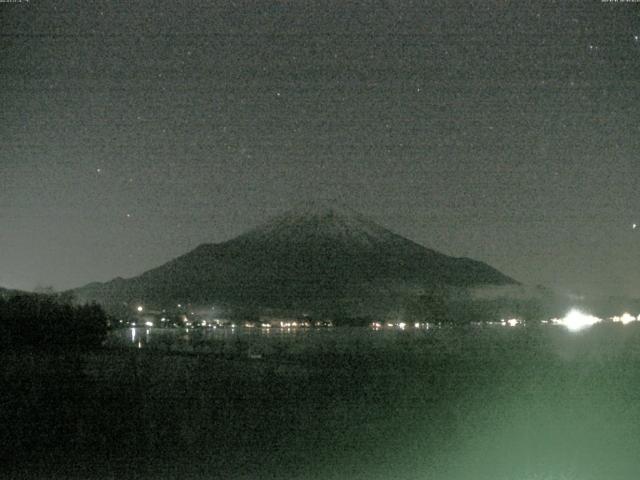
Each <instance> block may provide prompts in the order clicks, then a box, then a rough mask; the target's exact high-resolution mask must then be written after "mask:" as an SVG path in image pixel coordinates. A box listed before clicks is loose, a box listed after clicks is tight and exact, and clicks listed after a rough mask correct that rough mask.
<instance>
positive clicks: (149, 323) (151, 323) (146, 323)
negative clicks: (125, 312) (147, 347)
mask: <svg viewBox="0 0 640 480" xmlns="http://www.w3.org/2000/svg"><path fill="white" fill-rule="evenodd" d="M144 324H145V325H146V326H147V327H153V322H144Z"/></svg>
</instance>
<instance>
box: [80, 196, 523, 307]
mask: <svg viewBox="0 0 640 480" xmlns="http://www.w3.org/2000/svg"><path fill="white" fill-rule="evenodd" d="M513 283H516V282H515V281H514V280H513V279H511V278H509V277H507V276H506V275H504V274H502V273H500V272H499V271H498V270H496V269H494V268H492V267H490V266H488V265H486V264H484V263H482V262H478V261H475V260H471V259H468V258H455V257H450V256H447V255H444V254H441V253H438V252H436V251H434V250H430V249H428V248H425V247H423V246H421V245H419V244H417V243H415V242H412V241H410V240H408V239H406V238H404V237H402V236H400V235H397V234H395V233H393V232H391V231H389V230H387V229H386V228H384V227H381V226H380V225H378V224H376V223H375V222H373V221H371V220H369V219H368V218H366V217H365V216H363V215H361V214H359V213H357V212H355V211H353V210H350V209H348V208H342V207H336V206H333V205H329V204H324V203H313V204H305V205H303V206H301V207H299V208H296V209H293V210H290V211H288V212H285V213H283V214H281V215H279V216H276V217H274V218H273V219H271V220H270V221H268V222H266V223H265V224H264V225H261V226H259V227H257V228H254V229H252V230H250V231H248V232H246V233H244V234H242V235H240V236H238V237H236V238H234V239H232V240H229V241H226V242H223V243H218V244H203V245H200V246H199V247H197V248H195V249H194V250H192V251H191V252H189V253H187V254H185V255H183V256H181V257H178V258H176V259H174V260H172V261H170V262H168V263H166V264H164V265H162V266H160V267H158V268H156V269H153V270H149V271H147V272H145V273H143V274H142V275H139V276H137V277H134V278H130V279H126V280H125V279H116V280H112V281H110V282H106V283H93V284H89V285H87V286H86V287H83V288H80V289H78V290H76V294H77V295H78V296H79V297H80V298H81V299H83V300H95V301H98V302H100V303H103V304H105V305H109V304H122V302H131V301H134V300H135V301H145V302H149V303H154V304H160V305H163V304H166V305H169V304H173V303H175V302H176V301H177V302H184V303H186V302H191V303H194V304H205V303H206V304H224V305H231V306H238V307H258V308H267V307H269V308H288V309H296V310H305V311H331V310H334V309H335V308H336V306H337V305H341V306H342V307H343V306H344V305H347V304H348V305H350V307H349V308H351V309H353V308H355V309H356V310H358V309H359V308H360V307H363V306H366V304H367V303H369V302H370V300H371V299H372V298H379V297H380V295H381V294H383V293H384V294H388V293H389V292H392V291H393V292H408V291H414V292H415V291H420V290H421V289H425V288H432V287H433V286H450V287H463V288H464V287H475V286H480V285H504V284H513ZM342 307H341V308H342Z"/></svg>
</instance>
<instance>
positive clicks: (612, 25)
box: [0, 0, 640, 296]
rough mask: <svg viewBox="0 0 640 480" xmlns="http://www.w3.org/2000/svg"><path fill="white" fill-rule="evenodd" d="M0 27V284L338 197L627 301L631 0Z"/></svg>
mask: <svg viewBox="0 0 640 480" xmlns="http://www.w3.org/2000/svg"><path fill="white" fill-rule="evenodd" d="M425 3H429V6H425V5H424V4H425ZM0 22H1V27H0V32H1V37H0V73H1V75H2V76H1V83H0V286H4V287H12V288H24V289H33V288H36V287H38V286H49V285H51V286H53V287H55V288H57V289H63V288H69V287H76V286H80V285H83V284H85V283H88V282H90V281H95V280H100V281H104V280H108V279H111V278H113V277H116V276H123V277H127V276H132V275H135V274H138V273H141V272H143V271H144V270H147V269H149V268H151V267H155V266H158V265H160V264H162V263H164V262H166V261H167V260H169V259H171V258H174V257H176V256H178V255H180V254H183V253H186V252H187V251H189V250H190V249H192V248H194V247H196V246H197V245H199V244H201V243H205V242H220V241H224V240H227V239H230V238H232V237H233V236H235V235H237V234H239V233H241V232H243V231H244V230H246V229H248V228H250V227H253V226H255V225H257V224H259V223H260V222H262V221H263V220H264V219H265V218H266V217H268V216H270V215H273V214H277V213H279V212H281V211H283V210H285V209H288V208H289V207H291V206H295V205H296V204H299V203H300V202H302V201H305V200H308V199H334V200H337V201H338V202H341V203H342V204H345V205H348V206H350V207H352V208H355V209H356V210H358V211H360V212H362V213H364V214H366V215H368V216H370V217H371V218H372V219H374V220H375V221H377V222H378V223H380V224H382V225H384V226H387V227H389V228H391V229H392V230H394V231H395V232H397V233H400V234H402V235H404V236H406V237H408V238H410V239H412V240H414V241H417V242H418V243H421V244H423V245H425V246H428V247H430V248H434V249H436V250H439V251H442V252H443V253H447V254H450V255H454V256H468V257H471V258H474V259H478V260H482V261H485V262H487V263H489V264H491V265H492V266H494V267H496V268H498V269H500V270H501V271H503V272H504V273H506V274H508V275H510V276H512V277H514V278H516V279H518V280H519V281H522V282H524V283H527V284H544V285H548V286H551V287H555V288H558V289H560V290H561V291H565V292H574V293H580V292H582V293H588V294H594V293H598V294H616V293H620V294H628V295H633V296H640V255H639V254H640V226H639V227H638V228H636V229H634V227H633V224H634V223H638V224H640V188H639V187H640V164H639V160H640V156H639V154H640V3H630V2H621V1H619V2H608V3H607V2H601V1H600V0H584V1H580V2H575V3H568V2H558V3H555V4H551V3H544V4H543V3H537V4H532V3H530V2H509V1H494V2H492V1H479V2H452V1H446V2H422V1H413V2H410V1H406V2H394V1H384V0H378V1H358V2H356V1H348V0H347V1H345V0H336V1H333V2H326V1H322V2H320V1H315V2H311V1H302V0H300V1H279V2H271V1H266V0H264V1H263V0H256V1H253V2H251V1H220V2H203V1H193V2H182V1H175V0H174V1H170V2H168V1H157V0H156V1H153V2H151V1H126V2H124V1H123V2H106V1H105V2H92V1H79V0H78V1H53V0H48V1H40V0H31V1H30V2H26V1H24V0H23V2H22V3H6V0H5V1H4V2H2V3H0Z"/></svg>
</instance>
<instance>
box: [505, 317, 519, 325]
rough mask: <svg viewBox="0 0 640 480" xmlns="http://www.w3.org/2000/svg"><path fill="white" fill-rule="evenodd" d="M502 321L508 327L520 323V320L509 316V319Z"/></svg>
mask: <svg viewBox="0 0 640 480" xmlns="http://www.w3.org/2000/svg"><path fill="white" fill-rule="evenodd" d="M502 322H503V324H504V323H506V324H507V325H509V326H510V327H515V326H516V325H518V324H520V320H518V319H517V318H510V319H509V320H506V321H505V320H503V321H502Z"/></svg>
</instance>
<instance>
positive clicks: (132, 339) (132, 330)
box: [131, 328, 136, 342]
mask: <svg viewBox="0 0 640 480" xmlns="http://www.w3.org/2000/svg"><path fill="white" fill-rule="evenodd" d="M131 341H132V342H135V341H136V329H135V328H132V329H131Z"/></svg>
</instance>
